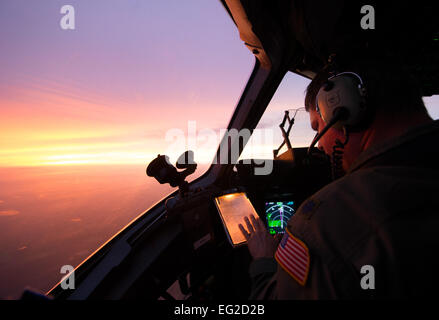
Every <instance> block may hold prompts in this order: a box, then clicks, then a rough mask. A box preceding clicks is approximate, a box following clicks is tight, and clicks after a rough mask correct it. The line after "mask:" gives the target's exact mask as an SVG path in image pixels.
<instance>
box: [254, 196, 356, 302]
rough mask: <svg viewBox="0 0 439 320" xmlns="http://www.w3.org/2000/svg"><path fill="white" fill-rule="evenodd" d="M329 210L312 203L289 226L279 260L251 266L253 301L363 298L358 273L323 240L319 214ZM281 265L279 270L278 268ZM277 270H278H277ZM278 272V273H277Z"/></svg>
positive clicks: (303, 207)
mask: <svg viewBox="0 0 439 320" xmlns="http://www.w3.org/2000/svg"><path fill="white" fill-rule="evenodd" d="M321 210H322V211H324V212H325V211H327V210H328V208H327V207H326V206H320V201H319V200H317V199H310V200H308V201H307V202H306V203H305V204H304V205H303V206H301V207H300V209H299V210H298V212H297V213H296V215H294V216H293V217H292V219H291V220H290V222H289V223H288V227H287V232H286V233H285V235H284V237H283V239H282V241H281V243H280V244H279V246H278V249H277V252H276V255H275V256H276V260H277V261H276V260H274V259H271V261H268V260H267V261H258V260H255V261H254V262H253V263H252V265H251V267H250V275H251V278H252V280H253V286H252V293H251V296H250V297H251V298H253V299H261V300H265V299H279V300H296V299H299V300H300V299H338V298H359V297H360V296H359V294H361V293H360V292H359V290H358V289H359V284H360V279H359V277H358V272H357V271H356V270H355V268H354V266H353V265H351V263H349V261H348V260H345V259H342V258H341V257H340V256H338V255H336V254H333V252H332V251H331V250H328V247H329V248H330V247H331V243H327V242H325V241H324V240H322V239H324V238H322V236H321V234H319V233H321V232H322V229H321V228H320V227H321V226H319V224H318V219H316V218H314V219H311V217H312V216H314V215H315V216H316V217H317V218H318V216H319V215H318V214H316V213H317V212H319V211H321ZM274 263H276V264H277V268H275V267H274V265H273V264H274ZM275 269H276V270H275ZM274 270H275V271H274Z"/></svg>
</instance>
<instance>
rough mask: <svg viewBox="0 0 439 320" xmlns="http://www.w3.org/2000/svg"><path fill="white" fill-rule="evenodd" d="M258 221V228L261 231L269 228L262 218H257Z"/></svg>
mask: <svg viewBox="0 0 439 320" xmlns="http://www.w3.org/2000/svg"><path fill="white" fill-rule="evenodd" d="M256 221H257V223H258V228H259V230H261V231H267V228H265V224H264V223H263V222H262V220H261V219H260V218H258V219H256Z"/></svg>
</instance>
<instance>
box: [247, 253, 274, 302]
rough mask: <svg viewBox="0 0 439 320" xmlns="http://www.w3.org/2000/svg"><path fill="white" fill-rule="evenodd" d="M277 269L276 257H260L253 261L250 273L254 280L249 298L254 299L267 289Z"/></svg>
mask: <svg viewBox="0 0 439 320" xmlns="http://www.w3.org/2000/svg"><path fill="white" fill-rule="evenodd" d="M276 271H277V262H276V260H275V259H274V258H259V259H255V260H253V261H252V262H251V264H250V268H249V274H250V278H251V281H252V288H251V294H250V297H249V299H250V300H254V299H256V298H257V297H258V295H260V294H261V292H262V291H266V290H267V287H268V284H269V282H270V281H271V280H272V279H273V276H274V275H275V273H276Z"/></svg>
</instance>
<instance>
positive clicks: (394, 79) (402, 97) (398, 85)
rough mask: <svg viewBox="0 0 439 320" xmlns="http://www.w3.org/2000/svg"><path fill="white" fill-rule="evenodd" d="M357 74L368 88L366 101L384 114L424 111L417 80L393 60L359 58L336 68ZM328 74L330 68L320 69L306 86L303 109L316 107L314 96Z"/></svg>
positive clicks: (425, 111)
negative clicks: (357, 60) (359, 60)
mask: <svg viewBox="0 0 439 320" xmlns="http://www.w3.org/2000/svg"><path fill="white" fill-rule="evenodd" d="M343 71H351V72H355V73H357V74H359V75H360V77H361V78H362V80H363V82H364V85H365V87H366V89H367V104H368V105H369V106H371V107H372V108H376V109H378V108H379V109H380V111H383V112H385V113H387V114H395V113H405V114H413V113H419V112H421V113H427V110H426V108H425V105H424V102H423V100H422V95H421V90H420V87H419V85H418V83H417V81H416V80H415V79H414V78H413V77H412V76H411V75H410V73H408V72H407V71H405V70H403V69H402V68H401V65H400V64H399V63H397V62H396V61H394V60H393V61H392V60H390V61H389V60H377V59H376V60H362V61H361V62H355V63H350V64H346V65H345V66H342V67H341V68H339V69H338V70H337V72H343ZM330 76H331V73H330V69H329V68H323V69H322V70H321V71H319V72H318V73H317V74H316V75H315V77H314V78H313V80H312V81H311V83H310V84H309V85H308V87H307V88H306V95H305V109H306V110H307V111H309V110H310V109H311V108H315V99H316V96H317V94H318V92H319V90H320V88H321V87H322V85H323V84H324V83H325V81H326V80H327V79H328V78H329V77H330Z"/></svg>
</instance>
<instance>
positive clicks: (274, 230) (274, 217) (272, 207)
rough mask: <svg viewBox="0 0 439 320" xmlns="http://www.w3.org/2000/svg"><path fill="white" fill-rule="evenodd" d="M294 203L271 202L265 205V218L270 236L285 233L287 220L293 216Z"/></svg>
mask: <svg viewBox="0 0 439 320" xmlns="http://www.w3.org/2000/svg"><path fill="white" fill-rule="evenodd" d="M294 212H295V210H294V201H271V202H266V203H265V218H266V220H267V228H268V232H270V234H278V233H285V228H286V226H287V223H288V220H290V218H291V217H292V216H293V215H294Z"/></svg>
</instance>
